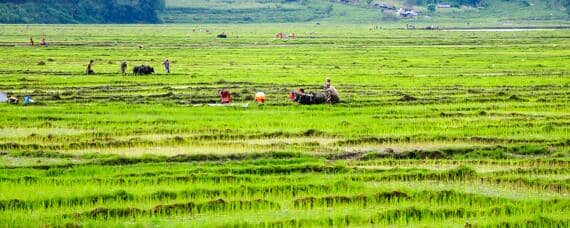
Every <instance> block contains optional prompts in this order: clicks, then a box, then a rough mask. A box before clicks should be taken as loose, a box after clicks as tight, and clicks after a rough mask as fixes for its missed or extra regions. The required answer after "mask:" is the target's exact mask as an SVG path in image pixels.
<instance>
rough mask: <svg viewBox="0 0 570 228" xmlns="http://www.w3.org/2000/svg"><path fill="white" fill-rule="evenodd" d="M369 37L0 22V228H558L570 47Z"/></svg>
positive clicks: (522, 37) (336, 30) (329, 27)
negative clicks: (166, 64)
mask: <svg viewBox="0 0 570 228" xmlns="http://www.w3.org/2000/svg"><path fill="white" fill-rule="evenodd" d="M382 27H383V26H380V25H373V24H370V25H335V24H326V23H323V24H321V25H317V24H253V25H207V26H206V25H152V26H151V25H149V26H146V25H130V26H124V25H0V91H1V92H7V93H8V94H9V95H14V96H17V97H19V98H20V99H21V100H22V101H23V97H24V96H26V95H29V96H31V97H32V99H34V100H35V101H36V103H34V104H32V105H22V104H18V105H10V104H0V113H2V115H1V116H0V226H3V227H82V226H86V227H148V226H163V227H250V226H251V227H331V226H332V227H345V226H349V227H385V226H396V227H400V226H404V227H568V226H569V223H570V198H569V196H570V195H569V193H570V159H569V157H570V105H569V102H570V30H514V31H513V30H508V31H497V30H492V31H425V30H402V29H398V27H400V26H392V27H391V28H382ZM384 27H390V26H384ZM220 32H226V33H227V34H228V38H227V39H218V38H216V37H215V36H216V34H218V33H220ZM277 32H285V33H291V32H295V33H296V34H297V38H296V39H286V40H282V39H275V38H274V36H275V34H276V33H277ZM30 36H34V37H36V40H37V41H39V37H41V36H46V38H47V42H48V44H49V46H48V47H40V46H33V47H31V46H29V44H28V43H27V42H28V39H29V37H30ZM165 58H168V59H169V60H170V61H171V62H172V65H171V68H172V73H171V74H168V75H167V74H165V73H164V72H163V70H162V68H161V63H162V61H163V60H164V59H165ZM91 59H92V60H94V61H95V64H94V66H93V70H94V71H95V72H96V74H95V75H85V74H84V70H85V67H86V65H87V63H88V62H89V60H91ZM123 59H125V60H127V61H128V64H129V71H130V70H131V69H132V67H134V66H136V65H141V64H147V65H151V66H153V67H154V68H155V71H156V74H153V75H151V76H132V75H128V76H121V74H120V67H119V64H120V62H121V60H123ZM327 77H328V78H331V79H332V85H333V86H335V87H336V88H337V90H338V91H339V93H340V96H341V103H339V104H335V105H309V106H302V105H298V104H295V103H292V102H291V101H289V98H288V92H289V91H291V90H294V89H297V88H299V87H304V88H305V89H306V90H308V91H320V90H322V86H323V84H324V80H325V78H327ZM220 88H228V89H229V90H230V91H231V92H232V95H233V97H234V103H236V104H237V105H235V106H226V107H220V106H216V107H211V106H208V105H207V104H212V103H219V98H218V95H217V91H218V90H219V89H220ZM257 91H263V92H265V93H266V94H267V102H266V103H265V104H262V105H259V104H255V103H253V96H254V94H255V92H257ZM246 104H247V105H246Z"/></svg>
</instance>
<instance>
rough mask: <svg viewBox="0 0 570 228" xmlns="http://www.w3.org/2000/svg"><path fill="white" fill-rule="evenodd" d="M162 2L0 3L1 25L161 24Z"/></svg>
mask: <svg viewBox="0 0 570 228" xmlns="http://www.w3.org/2000/svg"><path fill="white" fill-rule="evenodd" d="M164 7H165V3H164V0H0V23H63V24H66V23H118V24H124V23H160V22H161V21H160V19H159V17H158V15H157V11H159V10H163V9H164Z"/></svg>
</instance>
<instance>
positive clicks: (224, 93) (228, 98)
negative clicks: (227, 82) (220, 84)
mask: <svg viewBox="0 0 570 228" xmlns="http://www.w3.org/2000/svg"><path fill="white" fill-rule="evenodd" d="M218 95H220V100H221V101H222V104H229V103H232V95H231V94H230V91H229V90H227V89H221V90H220V92H218Z"/></svg>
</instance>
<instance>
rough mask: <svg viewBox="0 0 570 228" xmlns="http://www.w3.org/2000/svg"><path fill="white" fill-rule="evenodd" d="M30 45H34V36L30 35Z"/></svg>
mask: <svg viewBox="0 0 570 228" xmlns="http://www.w3.org/2000/svg"><path fill="white" fill-rule="evenodd" d="M30 46H34V38H33V37H31V36H30Z"/></svg>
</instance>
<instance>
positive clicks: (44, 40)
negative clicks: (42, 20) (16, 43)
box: [40, 37, 47, 46]
mask: <svg viewBox="0 0 570 228" xmlns="http://www.w3.org/2000/svg"><path fill="white" fill-rule="evenodd" d="M40 45H42V46H47V42H46V38H45V37H42V40H41V41H40Z"/></svg>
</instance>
